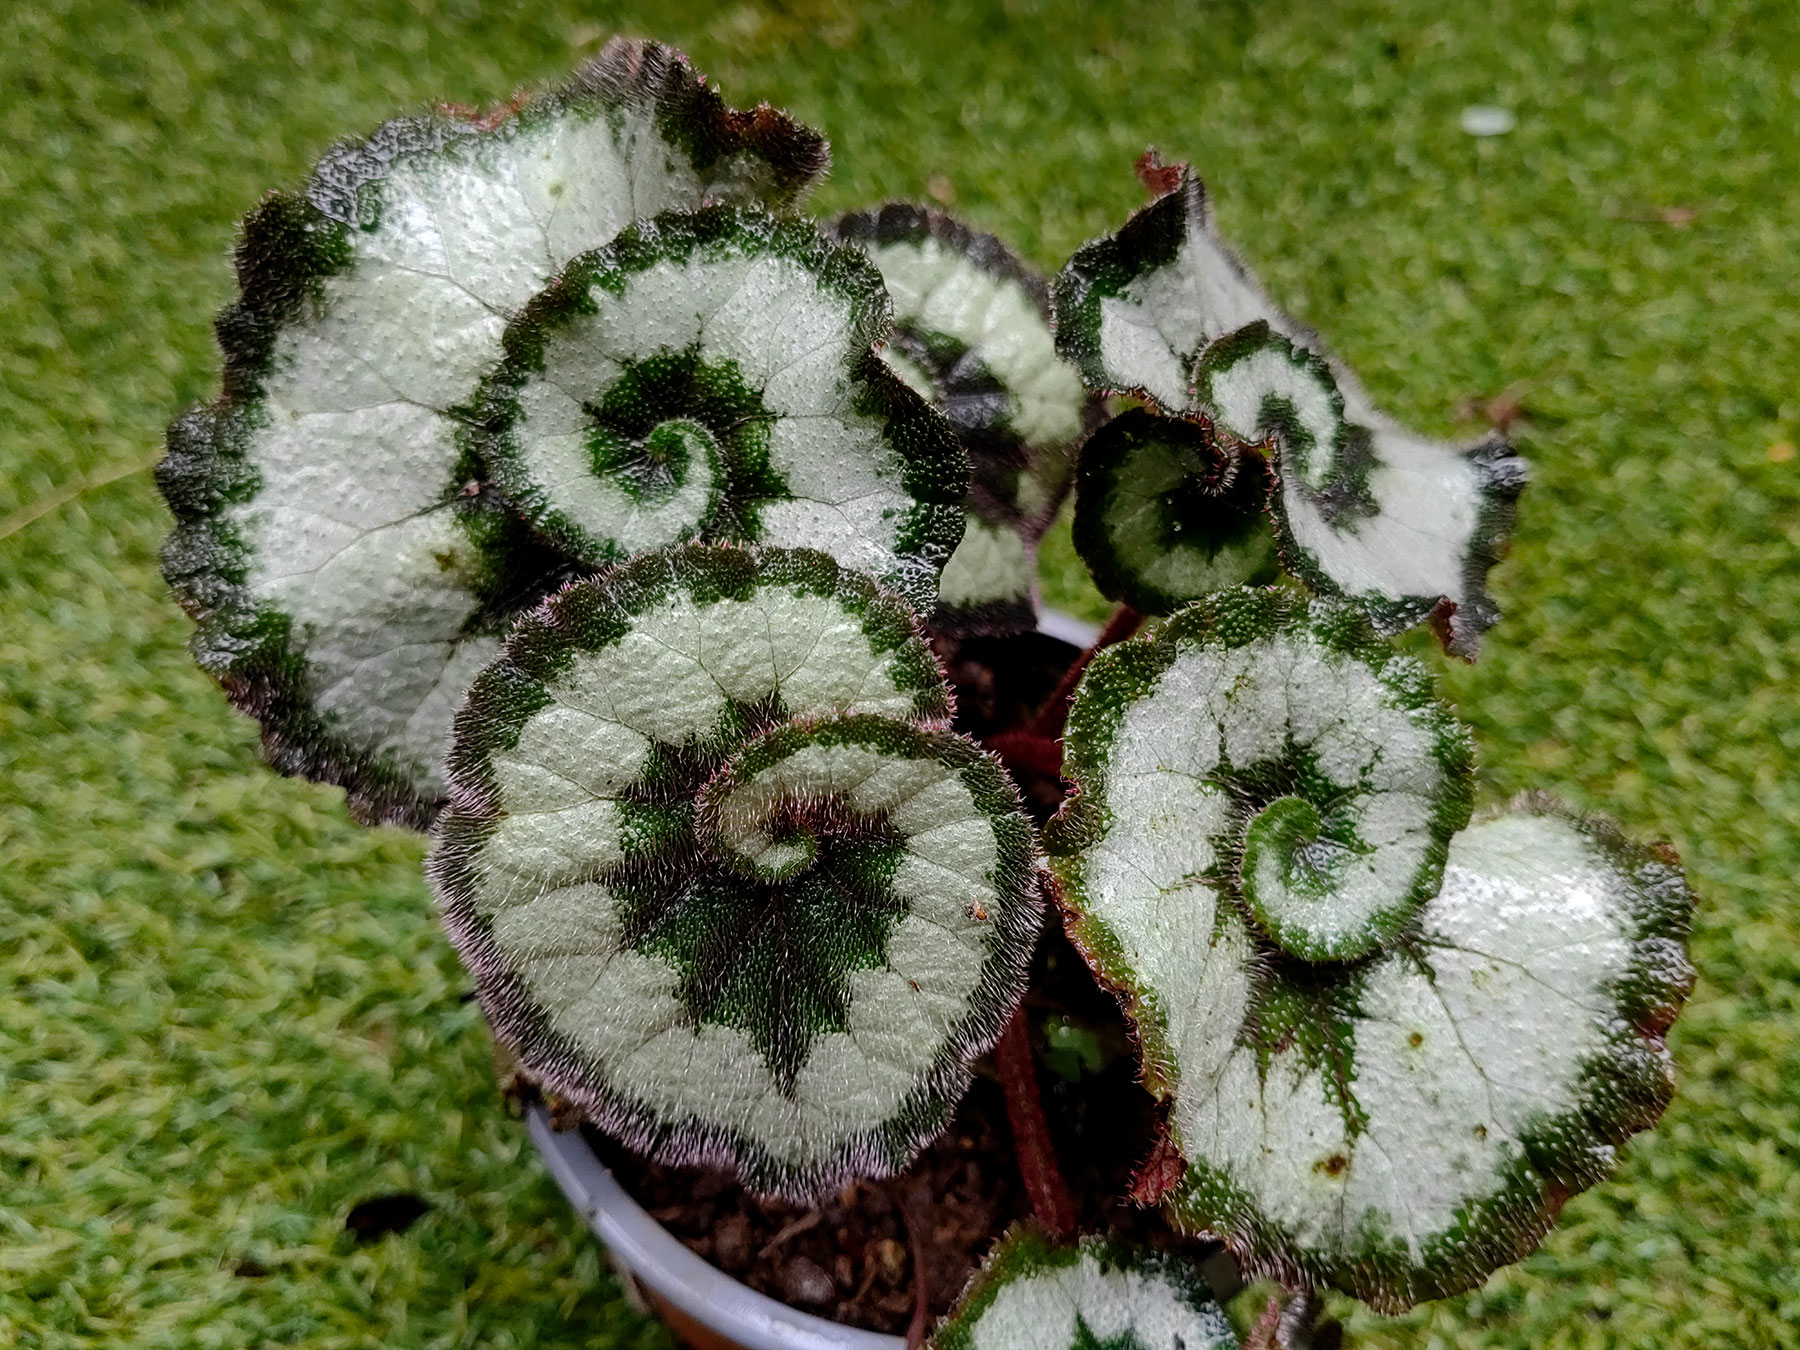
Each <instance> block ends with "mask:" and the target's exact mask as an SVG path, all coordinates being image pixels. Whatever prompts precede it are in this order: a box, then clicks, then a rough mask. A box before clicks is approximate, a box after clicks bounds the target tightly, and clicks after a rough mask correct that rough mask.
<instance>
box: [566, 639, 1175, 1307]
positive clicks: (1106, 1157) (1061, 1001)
mask: <svg viewBox="0 0 1800 1350" xmlns="http://www.w3.org/2000/svg"><path fill="white" fill-rule="evenodd" d="M938 654H939V657H940V658H941V659H942V660H943V661H944V664H945V668H946V670H947V671H948V673H949V675H950V678H951V681H952V683H953V684H954V685H955V686H956V690H957V717H956V727H957V730H959V731H963V732H965V733H967V734H969V735H972V736H975V737H976V738H978V739H985V738H986V737H988V736H991V735H994V734H995V733H998V732H1003V731H1007V730H1010V729H1013V728H1017V727H1019V726H1021V725H1023V724H1024V723H1025V722H1027V721H1028V720H1029V719H1030V718H1031V716H1032V715H1033V714H1034V713H1035V712H1036V711H1037V709H1038V707H1039V705H1040V704H1042V703H1043V701H1044V700H1045V698H1047V697H1048V696H1049V694H1050V693H1051V691H1052V690H1053V689H1054V687H1055V685H1056V683H1057V680H1058V679H1059V678H1060V677H1061V675H1062V672H1063V670H1064V669H1065V668H1066V667H1067V665H1068V663H1069V662H1070V661H1071V660H1072V659H1073V658H1074V656H1075V655H1076V649H1075V648H1074V647H1072V646H1070V645H1069V644H1067V643H1064V642H1059V641H1057V640H1056V639H1054V638H1049V637H1045V636H1043V635H1041V634H1027V635H1025V636H1023V637H1016V638H1005V639H993V638H977V639H968V640H965V641H963V642H960V643H958V642H949V641H942V640H940V642H939V643H938ZM1014 777H1015V779H1016V780H1018V781H1019V786H1020V791H1021V795H1022V796H1023V797H1024V798H1025V802H1026V807H1027V809H1028V810H1029V811H1030V812H1031V814H1032V815H1033V816H1035V817H1036V818H1037V819H1038V820H1039V821H1040V822H1041V821H1043V820H1044V819H1047V818H1048V816H1049V815H1050V814H1051V813H1052V812H1053V811H1054V810H1055V809H1056V806H1057V804H1058V802H1059V801H1060V799H1061V796H1062V787H1061V783H1060V780H1058V779H1057V778H1056V777H1055V776H1054V775H1051V774H1031V773H1028V772H1020V771H1018V770H1017V769H1015V771H1014ZM1025 1009H1026V1016H1027V1023H1028V1026H1029V1027H1030V1029H1031V1039H1032V1044H1033V1046H1034V1049H1035V1051H1036V1065H1037V1070H1038V1080H1039V1084H1040V1086H1041V1088H1042V1096H1043V1102H1044V1109H1045V1114H1046V1116H1047V1117H1048V1119H1049V1123H1050V1129H1051V1133H1052V1136H1053V1137H1054V1139H1055V1142H1056V1150H1057V1155H1058V1159H1059V1161H1060V1163H1061V1165H1062V1170H1063V1174H1064V1176H1065V1177H1066V1178H1067V1180H1068V1183H1069V1189H1070V1191H1071V1193H1072V1194H1073V1196H1074V1198H1075V1201H1076V1206H1077V1210H1078V1213H1079V1217H1080V1223H1081V1227H1082V1229H1083V1230H1084V1231H1089V1232H1092V1231H1099V1230H1102V1229H1111V1230H1112V1231H1114V1232H1118V1233H1122V1234H1125V1235H1130V1236H1135V1237H1137V1238H1139V1239H1140V1240H1144V1241H1148V1242H1152V1243H1155V1244H1156V1245H1159V1246H1174V1245H1184V1244H1180V1243H1179V1240H1178V1239H1176V1238H1175V1237H1174V1235H1173V1234H1171V1233H1169V1232H1168V1230H1167V1229H1166V1227H1165V1226H1164V1225H1162V1223H1161V1221H1160V1220H1159V1219H1158V1218H1157V1217H1156V1214H1155V1212H1154V1211H1153V1210H1147V1209H1143V1208H1140V1207H1138V1206H1136V1205H1134V1204H1133V1203H1132V1202H1131V1201H1130V1200H1129V1199H1128V1198H1127V1193H1128V1191H1129V1190H1130V1185H1131V1178H1132V1175H1133V1173H1134V1172H1135V1170H1136V1168H1137V1166H1138V1165H1139V1164H1140V1163H1141V1162H1142V1161H1143V1160H1144V1159H1145V1158H1146V1157H1147V1156H1148V1155H1149V1153H1150V1152H1151V1149H1152V1147H1153V1145H1154V1143H1155V1140H1156V1135H1157V1119H1156V1107H1155V1104H1154V1103H1153V1102H1152V1100H1151V1098H1150V1096H1149V1094H1148V1093H1146V1092H1145V1091H1144V1089H1143V1088H1142V1086H1141V1085H1140V1084H1139V1083H1138V1082H1137V1073H1136V1057H1135V1055H1134V1054H1133V1053H1132V1047H1131V1043H1130V1036H1129V1032H1128V1030H1127V1028H1126V1025H1125V1022H1124V1019H1123V1018H1122V1017H1121V1015H1120V1013H1119V1009H1118V1005H1117V1004H1116V1002H1115V1001H1114V999H1113V997H1112V995H1111V994H1109V993H1106V992H1105V991H1103V990H1101V989H1100V988H1099V987H1098V986H1097V985H1096V984H1095V982H1094V979H1093V976H1092V975H1091V974H1090V973H1089V971H1088V968H1087V965H1086V963H1085V962H1084V961H1083V960H1082V959H1081V957H1080V955H1079V954H1078V953H1077V952H1076V951H1075V949H1074V948H1073V947H1072V946H1071V945H1070V944H1069V942H1068V940H1067V939H1066V938H1065V937H1064V936H1063V934H1062V931H1061V925H1060V924H1059V923H1058V922H1056V919H1055V917H1054V916H1051V917H1050V918H1049V919H1048V920H1047V921H1046V924H1045V931H1044V934H1043V937H1042V938H1041V939H1040V941H1039V943H1038V950H1037V953H1036V957H1035V961H1034V969H1033V974H1032V980H1031V988H1030V992H1029V993H1028V994H1027V996H1026V1000H1025ZM583 1128H584V1132H585V1134H586V1137H587V1139H588V1141H589V1142H590V1143H591V1144H592V1145H593V1147H594V1149H595V1151H596V1152H597V1153H598V1154H599V1155H600V1157H601V1158H602V1159H603V1160H604V1161H605V1162H606V1164H607V1165H608V1166H609V1167H610V1168H611V1169H612V1170H613V1172H614V1173H615V1175H617V1177H618V1178H619V1181H620V1183H621V1184H622V1185H623V1186H624V1187H625V1189H626V1190H627V1191H629V1192H630V1193H631V1194H632V1195H633V1196H634V1197H636V1199H637V1200H638V1202H639V1203H640V1204H641V1205H643V1206H644V1208H645V1209H646V1210H648V1211H649V1213H650V1215H651V1217H653V1218H655V1219H656V1220H657V1221H658V1222H659V1223H661V1224H662V1225H663V1226H664V1227H665V1228H667V1229H668V1230H669V1231H670V1232H671V1233H673V1234H674V1235H675V1236H676V1237H677V1238H678V1239H680V1240H681V1242H683V1243H684V1244H685V1245H686V1246H687V1247H688V1248H689V1249H690V1250H692V1251H693V1252H694V1253H696V1254H697V1255H698V1256H700V1257H702V1258H703V1259H705V1260H707V1261H709V1262H711V1263H712V1264H713V1265H715V1266H717V1267H718V1268H719V1269H721V1270H723V1271H725V1272H726V1273H727V1274H730V1275H733V1276H735V1277H736V1278H738V1279H740V1280H742V1281H743V1282H744V1283H745V1284H748V1285H749V1286H750V1287H751V1288H752V1289H756V1290H758V1291H759V1292H761V1293H764V1294H767V1295H769V1296H770V1297H771V1298H776V1299H779V1300H781V1301H782V1302H784V1303H789V1304H792V1305H793V1306H795V1307H798V1308H802V1309H804V1310H806V1311H808V1312H813V1313H816V1314H818V1315H820V1316H824V1317H829V1318H833V1319H835V1320H837V1321H840V1322H844V1323H847V1324H849V1325H851V1326H857V1327H863V1328H866V1329H868V1330H871V1331H883V1332H891V1333H894V1334H896V1335H898V1334H901V1333H904V1332H905V1330H906V1328H907V1324H908V1322H909V1321H910V1320H911V1318H912V1314H913V1304H914V1298H915V1289H916V1285H915V1278H916V1276H915V1264H914V1263H915V1261H917V1262H918V1263H919V1265H921V1266H922V1267H923V1272H924V1276H925V1286H926V1295H927V1298H928V1301H929V1306H930V1312H931V1315H932V1317H933V1319H935V1318H937V1317H939V1316H941V1315H942V1314H944V1313H945V1312H948V1311H949V1309H950V1307H951V1306H952V1305H953V1304H954V1303H955V1301H956V1299H957V1297H958V1295H959V1294H960V1293H961V1292H962V1290H963V1287H964V1286H965V1285H966V1284H967V1283H968V1281H969V1278H970V1277H971V1276H972V1275H973V1274H974V1273H975V1271H976V1269H977V1268H978V1267H979V1265H980V1263H981V1260H982V1257H983V1256H984V1255H986V1253H987V1252H988V1250H989V1249H990V1248H991V1247H992V1246H993V1244H994V1241H995V1240H996V1239H997V1238H998V1237H999V1236H1000V1235H1001V1234H1002V1233H1003V1232H1005V1230H1006V1229H1007V1228H1008V1227H1009V1226H1011V1225H1012V1224H1013V1223H1015V1222H1017V1221H1019V1220H1021V1219H1025V1218H1028V1217H1029V1216H1030V1213H1031V1206H1030V1203H1029V1201H1028V1199H1027V1197H1026V1194H1025V1189H1024V1186H1023V1183H1022V1182H1021V1181H1020V1178H1019V1169H1018V1162H1017V1159H1016V1157H1015V1154H1014V1151H1013V1140H1012V1131H1011V1128H1010V1127H1009V1125H1008V1123H1007V1118H1006V1106H1005V1101H1004V1098H1003V1095H1002V1093H1001V1090H1000V1087H999V1084H998V1083H997V1081H996V1080H995V1078H994V1071H993V1066H992V1063H991V1061H990V1060H988V1059H983V1060H982V1061H980V1062H979V1063H978V1064H977V1066H976V1078H975V1081H974V1083H973V1085H972V1086H971V1088H970V1090H969V1093H968V1095H967V1097H965V1098H964V1100H963V1102H962V1104H961V1106H960V1107H959V1109H958V1111H957V1113H956V1116H955V1118H954V1120H953V1121H952V1123H951V1125H950V1128H949V1129H948V1130H947V1131H946V1132H945V1133H944V1135H943V1137H942V1138H940V1139H939V1140H938V1141H937V1142H936V1143H934V1144H933V1145H932V1146H931V1147H930V1148H928V1149H926V1150H925V1151H924V1152H923V1153H922V1154H921V1155H920V1156H919V1158H918V1159H917V1160H915V1162H914V1163H913V1165H912V1166H911V1167H910V1168H908V1169H907V1171H906V1172H905V1173H903V1174H902V1175H900V1176H898V1177H892V1178H888V1179H886V1180H883V1181H863V1182H855V1183H852V1184H851V1185H848V1186H846V1187H845V1188H844V1189H843V1190H842V1191H840V1192H839V1193H838V1194H836V1195H834V1196H832V1197H830V1198H829V1199H827V1200H826V1201H825V1202H824V1203H823V1204H821V1205H819V1206H817V1207H815V1208H810V1209H809V1208H806V1207H804V1206H797V1205H791V1204H787V1203H784V1202H781V1201H777V1200H769V1199H764V1198H761V1197H758V1196H755V1195H752V1194H750V1193H749V1192H747V1191H746V1190H744V1188H743V1187H742V1186H740V1185H738V1184H737V1183H736V1182H735V1181H734V1180H732V1178H731V1175H730V1174H729V1173H728V1172H725V1171H721V1170H718V1169H713V1168H695V1167H664V1166H661V1165H658V1164H655V1163H649V1162H646V1161H645V1160H643V1159H642V1158H639V1157H636V1156H634V1155H632V1154H630V1153H628V1152H627V1151H626V1150H624V1149H622V1148H620V1147H619V1146H618V1145H616V1144H614V1143H613V1142H612V1141H611V1140H609V1139H607V1138H606V1137H604V1136H603V1135H601V1134H600V1133H599V1132H598V1131H595V1130H592V1129H589V1128H587V1127H583Z"/></svg>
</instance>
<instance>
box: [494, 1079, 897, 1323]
mask: <svg viewBox="0 0 1800 1350" xmlns="http://www.w3.org/2000/svg"><path fill="white" fill-rule="evenodd" d="M525 1126H526V1129H527V1130H529V1131H530V1134H531V1142H532V1143H533V1144H535V1145H536V1146H537V1151H538V1153H539V1155H540V1156H542V1158H543V1160H544V1165H545V1166H546V1167H548V1168H549V1169H550V1175H551V1176H552V1177H553V1178H554V1179H555V1181H556V1184H557V1187H558V1189H560V1190H561V1191H562V1193H563V1195H564V1196H565V1197H567V1199H568V1201H569V1203H570V1204H571V1205H573V1206H574V1207H575V1210H576V1212H577V1213H578V1214H580V1215H581V1217H582V1219H583V1220H584V1221H585V1222H586V1223H587V1226H588V1228H589V1229H590V1230H591V1231H592V1232H593V1234H594V1236H595V1237H597V1238H599V1239H600V1241H601V1242H603V1243H605V1244H606V1247H607V1250H609V1251H610V1252H612V1254H613V1256H614V1257H615V1258H616V1259H617V1260H619V1261H620V1262H621V1263H623V1264H624V1265H625V1266H626V1267H627V1268H628V1269H629V1270H630V1271H631V1273H632V1274H633V1275H635V1276H636V1277H637V1278H638V1279H639V1280H641V1281H643V1283H644V1284H645V1285H646V1286H647V1287H648V1288H649V1289H650V1290H651V1292H652V1293H654V1294H656V1295H657V1297H659V1298H661V1299H663V1300H666V1301H667V1302H668V1303H670V1304H672V1305H674V1306H675V1307H676V1308H678V1309H679V1310H680V1311H682V1312H684V1313H686V1314H687V1315H688V1316H689V1317H691V1318H693V1319H694V1320H695V1321H697V1322H699V1323H701V1324H702V1325H704V1326H706V1327H708V1328H710V1329H711V1330H713V1331H716V1332H718V1333H719V1334H720V1335H721V1336H724V1337H726V1338H728V1339H729V1340H732V1341H735V1342H736V1343H737V1344H739V1345H741V1346H743V1347H745V1350H904V1347H905V1345H906V1341H905V1340H904V1339H903V1338H902V1337H899V1336H888V1335H884V1334H882V1333H881V1332H876V1331H864V1330H863V1329H862V1328H860V1327H852V1326H846V1325H844V1324H843V1323H842V1322H833V1321H831V1320H830V1319H829V1318H824V1317H815V1316H813V1315H812V1314H811V1313H804V1312H801V1311H800V1310H799V1309H798V1308H793V1307H790V1306H788V1305H787V1304H785V1303H782V1302H780V1301H779V1300H776V1299H772V1298H770V1297H768V1295H766V1294H759V1293H757V1292H756V1291H755V1290H754V1289H752V1288H751V1287H750V1286H749V1285H747V1284H744V1283H742V1282H740V1281H738V1280H735V1279H733V1278H732V1277H731V1276H729V1275H727V1274H726V1273H725V1272H724V1271H722V1270H720V1269H719V1268H718V1267H717V1266H714V1265H712V1264H710V1263H709V1262H707V1261H704V1260H702V1259H701V1258H700V1257H698V1256H696V1255H694V1253H693V1252H691V1251H689V1250H688V1249H687V1248H686V1247H685V1246H683V1245H682V1243H681V1241H680V1240H679V1239H678V1238H676V1237H675V1235H674V1234H672V1233H670V1232H669V1230H668V1229H666V1228H664V1227H663V1226H662V1225H661V1224H659V1223H658V1222H657V1221H656V1220H655V1219H653V1218H651V1217H650V1215H649V1214H648V1213H646V1212H645V1210H644V1207H643V1206H642V1205H640V1204H638V1202H637V1201H636V1200H633V1199H632V1198H631V1196H630V1195H629V1194H627V1193H626V1190H625V1188H624V1187H623V1186H621V1185H620V1184H619V1182H618V1179H617V1178H615V1177H614V1176H613V1174H612V1172H611V1171H609V1170H608V1169H607V1167H606V1164H604V1163H603V1162H601V1161H600V1159H599V1157H598V1156H597V1155H596V1154H595V1152H594V1150H593V1147H592V1146H591V1145H590V1144H589V1143H588V1141H587V1139H586V1138H584V1137H583V1135H582V1133H581V1131H580V1130H566V1131H558V1130H555V1129H552V1128H551V1126H550V1113H549V1112H548V1111H546V1110H545V1109H544V1107H543V1106H542V1105H541V1104H538V1103H534V1104H533V1105H532V1106H531V1107H530V1108H529V1109H528V1110H527V1112H526V1116H525Z"/></svg>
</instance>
